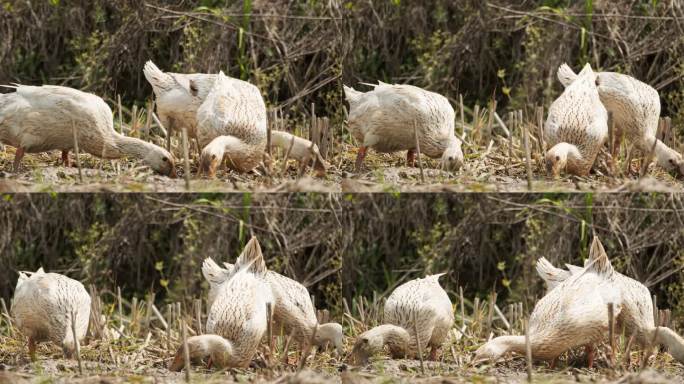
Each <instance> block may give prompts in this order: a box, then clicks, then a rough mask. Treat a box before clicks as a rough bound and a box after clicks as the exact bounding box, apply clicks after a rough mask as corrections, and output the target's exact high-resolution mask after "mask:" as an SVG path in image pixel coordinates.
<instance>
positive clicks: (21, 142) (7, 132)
mask: <svg viewBox="0 0 684 384" xmlns="http://www.w3.org/2000/svg"><path fill="white" fill-rule="evenodd" d="M11 88H16V92H12V93H6V94H0V142H3V143H5V144H8V145H11V146H13V147H16V148H17V152H16V156H15V158H14V168H15V170H18V169H19V165H20V163H21V159H22V158H23V156H24V153H26V152H29V153H35V152H46V151H51V150H61V151H62V159H63V161H64V163H65V165H67V166H68V165H69V151H70V150H71V149H73V147H74V130H75V132H76V136H77V139H78V146H79V149H80V150H81V151H84V152H88V153H90V154H91V155H94V156H98V157H101V158H104V159H116V158H120V157H124V156H132V157H136V158H139V159H142V160H143V161H144V162H145V163H147V164H148V165H149V166H150V167H151V168H152V169H154V170H155V171H157V172H159V173H162V174H166V175H171V176H173V175H174V174H175V169H174V161H173V157H172V156H171V154H170V153H168V152H167V151H166V150H164V149H163V148H161V147H158V146H156V145H154V144H152V143H148V142H146V141H143V140H140V139H136V138H133V137H127V136H123V135H121V134H119V133H118V132H116V131H115V130H114V120H113V117H112V110H111V109H110V108H109V106H108V105H107V103H105V102H104V100H102V99H101V98H99V97H98V96H95V95H93V94H90V93H85V92H81V91H79V90H76V89H73V88H67V87H59V86H52V85H44V86H42V87H33V86H26V85H18V86H16V87H11Z"/></svg>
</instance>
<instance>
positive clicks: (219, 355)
mask: <svg viewBox="0 0 684 384" xmlns="http://www.w3.org/2000/svg"><path fill="white" fill-rule="evenodd" d="M265 274H266V264H265V263H264V259H263V255H262V253H261V248H260V247H259V242H258V241H257V240H256V238H252V239H251V240H250V241H249V243H247V245H246V246H245V249H244V250H243V252H242V254H241V255H240V257H239V258H238V259H237V261H236V262H235V271H234V273H233V275H232V276H231V278H230V279H228V280H227V281H224V282H223V283H222V284H220V285H219V286H218V287H216V293H215V299H214V302H213V304H212V305H211V307H210V308H209V317H208V319H207V326H206V330H207V333H208V334H206V335H200V336H193V337H190V338H188V340H187V342H188V349H189V353H190V356H189V357H190V358H191V359H201V358H204V357H211V361H212V363H213V364H215V365H217V366H218V367H220V368H227V367H247V366H248V365H249V363H250V362H251V361H252V357H253V356H254V354H255V353H256V351H257V348H258V347H259V344H260V342H261V339H262V338H263V336H264V335H265V333H266V330H267V328H268V316H267V309H266V308H267V304H269V303H270V304H272V303H273V302H274V299H273V294H272V292H271V287H270V286H269V285H268V283H267V282H266V281H265V280H264V277H265ZM184 361H185V354H184V351H183V346H181V347H180V348H179V349H178V352H177V353H176V356H175V357H174V359H173V361H172V362H171V364H170V366H169V369H170V370H172V371H180V370H182V369H183V366H184Z"/></svg>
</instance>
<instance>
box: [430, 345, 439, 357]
mask: <svg viewBox="0 0 684 384" xmlns="http://www.w3.org/2000/svg"><path fill="white" fill-rule="evenodd" d="M438 351H439V347H438V346H436V345H433V346H431V347H430V360H431V361H437V352H438Z"/></svg>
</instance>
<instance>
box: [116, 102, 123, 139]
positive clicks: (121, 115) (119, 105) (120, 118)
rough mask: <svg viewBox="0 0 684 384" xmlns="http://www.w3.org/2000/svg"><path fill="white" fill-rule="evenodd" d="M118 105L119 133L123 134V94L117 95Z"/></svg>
mask: <svg viewBox="0 0 684 384" xmlns="http://www.w3.org/2000/svg"><path fill="white" fill-rule="evenodd" d="M116 105H117V107H118V109H119V133H121V134H123V108H122V107H121V95H118V94H117V95H116Z"/></svg>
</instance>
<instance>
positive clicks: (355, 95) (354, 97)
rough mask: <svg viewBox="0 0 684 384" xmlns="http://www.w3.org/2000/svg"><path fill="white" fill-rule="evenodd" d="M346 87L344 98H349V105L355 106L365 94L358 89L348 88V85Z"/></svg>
mask: <svg viewBox="0 0 684 384" xmlns="http://www.w3.org/2000/svg"><path fill="white" fill-rule="evenodd" d="M343 87H344V96H345V97H346V98H347V101H348V102H349V104H355V103H358V102H359V99H360V98H361V96H362V95H363V92H359V91H357V90H356V89H354V88H352V87H347V86H346V85H344V86H343Z"/></svg>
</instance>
